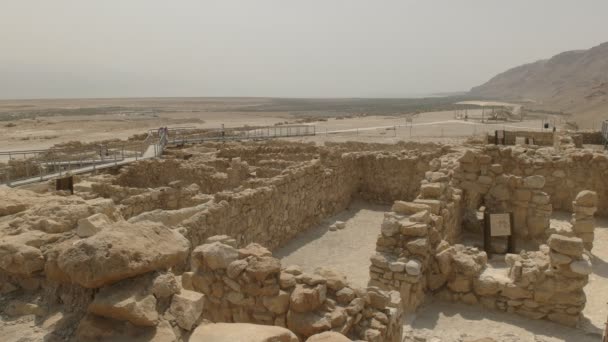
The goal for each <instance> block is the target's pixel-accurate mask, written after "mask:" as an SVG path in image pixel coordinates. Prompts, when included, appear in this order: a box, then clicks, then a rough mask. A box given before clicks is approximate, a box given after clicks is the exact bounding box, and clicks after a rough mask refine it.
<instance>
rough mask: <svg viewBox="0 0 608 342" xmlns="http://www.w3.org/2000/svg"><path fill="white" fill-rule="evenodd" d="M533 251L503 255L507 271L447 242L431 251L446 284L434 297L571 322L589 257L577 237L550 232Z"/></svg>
mask: <svg viewBox="0 0 608 342" xmlns="http://www.w3.org/2000/svg"><path fill="white" fill-rule="evenodd" d="M547 243H548V246H547V245H542V246H541V247H540V250H539V251H537V252H522V253H520V254H507V255H506V256H505V261H506V264H507V266H508V271H507V270H503V269H493V268H490V267H487V256H486V254H485V252H480V251H478V250H477V249H475V248H470V247H469V248H467V247H464V246H461V245H455V246H451V247H449V248H448V249H446V250H444V251H442V252H441V253H439V254H438V255H437V259H438V260H439V263H440V264H441V265H442V272H446V273H447V277H448V282H447V286H446V287H444V288H443V289H441V290H440V291H439V292H438V293H437V296H439V297H440V298H442V299H446V300H450V301H461V302H464V303H467V304H481V305H483V306H484V307H486V308H489V309H496V310H500V311H506V312H510V313H516V314H520V315H523V316H526V317H528V318H532V319H548V320H551V321H554V322H557V323H560V324H565V325H570V326H575V325H577V324H578V322H579V320H580V318H581V317H582V314H581V312H582V310H583V308H584V306H585V302H586V298H585V293H584V292H583V287H584V286H585V285H586V284H587V282H588V275H589V274H590V273H591V270H592V269H591V262H590V259H589V257H588V256H587V255H586V254H585V253H584V248H583V241H582V240H581V239H580V238H576V237H572V238H571V237H566V236H563V235H557V234H553V235H551V236H550V237H549V240H548V241H547Z"/></svg>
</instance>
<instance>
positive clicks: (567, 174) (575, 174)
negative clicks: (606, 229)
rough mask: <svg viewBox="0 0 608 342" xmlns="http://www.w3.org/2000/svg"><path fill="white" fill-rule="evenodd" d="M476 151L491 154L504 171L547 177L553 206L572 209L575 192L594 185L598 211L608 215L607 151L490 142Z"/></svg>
mask: <svg viewBox="0 0 608 342" xmlns="http://www.w3.org/2000/svg"><path fill="white" fill-rule="evenodd" d="M476 151H477V152H476V153H480V154H485V155H488V156H490V157H491V164H500V165H501V166H502V167H503V170H504V171H503V172H504V173H506V174H512V175H514V176H519V177H527V176H532V175H539V176H543V177H545V184H544V186H543V187H542V189H540V190H542V191H543V192H545V193H547V194H548V195H549V196H550V197H551V204H552V206H553V210H566V211H570V212H571V211H572V202H573V201H574V199H575V197H576V195H577V194H578V193H579V192H581V191H583V190H586V189H593V190H594V191H595V192H597V195H598V214H600V215H608V155H606V154H605V153H602V152H594V151H591V150H581V149H569V150H566V151H563V152H562V153H560V154H557V153H556V152H555V151H552V150H551V149H540V148H524V147H519V146H517V147H499V146H492V145H487V146H484V147H483V148H481V149H479V150H476Z"/></svg>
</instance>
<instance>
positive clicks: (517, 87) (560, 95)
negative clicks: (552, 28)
mask: <svg viewBox="0 0 608 342" xmlns="http://www.w3.org/2000/svg"><path fill="white" fill-rule="evenodd" d="M469 95H471V96H476V97H482V98H492V99H500V100H510V101H527V102H528V103H532V104H531V105H530V107H531V108H532V109H543V110H548V111H555V112H561V113H569V114H571V118H570V120H571V121H575V122H577V123H578V124H579V125H580V126H581V127H584V128H591V127H594V128H596V126H597V123H598V122H599V121H601V120H606V119H608V42H605V43H602V44H600V45H597V46H595V47H592V48H590V49H588V50H571V51H565V52H562V53H559V54H557V55H555V56H553V57H551V58H548V59H541V60H538V61H535V62H532V63H527V64H523V65H519V66H516V67H514V68H511V69H508V70H506V71H504V72H502V73H499V74H497V75H496V76H494V77H492V78H491V79H490V80H489V81H487V82H486V83H484V84H482V85H479V86H476V87H473V88H472V89H471V91H470V92H469Z"/></svg>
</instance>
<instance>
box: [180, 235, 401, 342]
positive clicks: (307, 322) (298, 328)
mask: <svg viewBox="0 0 608 342" xmlns="http://www.w3.org/2000/svg"><path fill="white" fill-rule="evenodd" d="M234 246H236V240H234V239H231V238H229V237H227V236H216V237H212V238H210V240H209V241H208V243H206V244H204V245H201V246H199V247H197V248H195V249H194V251H193V252H192V270H193V271H192V272H187V273H184V274H183V275H182V282H183V285H184V288H186V289H190V290H194V291H198V292H202V293H204V294H205V298H206V299H207V302H206V304H205V308H204V312H203V317H204V318H206V319H209V320H211V321H213V322H240V323H257V324H267V325H275V326H282V327H287V328H288V329H290V330H291V331H293V332H294V333H296V334H297V335H298V336H299V337H301V338H302V339H306V338H307V337H309V336H311V335H314V334H318V333H321V332H323V331H330V330H332V331H336V332H339V333H341V334H343V335H346V336H349V337H351V338H353V339H355V340H359V339H360V340H365V341H378V342H380V341H390V342H398V341H400V340H401V329H402V326H401V312H402V311H401V300H400V297H399V294H398V293H396V292H393V293H389V292H385V291H381V290H379V289H377V288H374V287H369V288H367V289H361V288H357V287H354V286H353V285H351V284H349V283H348V281H347V279H346V277H345V276H344V275H342V274H339V273H337V272H334V271H332V270H329V269H325V268H319V269H317V270H316V271H315V274H306V273H302V271H301V270H300V268H299V267H297V266H289V267H285V268H282V267H281V263H280V261H279V260H278V259H276V258H273V257H272V255H271V253H270V251H268V250H267V249H265V248H263V247H261V246H260V245H258V244H250V245H248V246H246V247H245V248H241V249H236V248H235V247H234Z"/></svg>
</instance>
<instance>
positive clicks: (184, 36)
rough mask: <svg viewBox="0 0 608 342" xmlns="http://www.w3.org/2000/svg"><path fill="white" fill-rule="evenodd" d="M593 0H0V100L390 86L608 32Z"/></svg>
mask: <svg viewBox="0 0 608 342" xmlns="http://www.w3.org/2000/svg"><path fill="white" fill-rule="evenodd" d="M607 13H608V1H606V0H586V1H573V0H510V1H504V0H443V1H439V0H437V1H433V0H417V1H413V0H412V1H407V0H399V1H397V0H375V1H372V0H367V1H359V0H300V1H290V0H238V1H237V0H217V1H211V0H175V1H169V0H162V1H160V0H97V1H85V0H73V1H70V0H40V1H29V0H0V98H4V99H10V98H40V97H45V98H49V97H131V96H276V97H400V96H408V95H414V94H427V93H433V92H444V91H457V90H468V89H470V88H471V87H473V86H475V85H479V84H481V83H483V82H485V81H486V80H488V79H489V78H490V77H492V76H494V75H495V74H496V73H499V72H502V71H504V70H506V69H507V68H510V67H513V66H516V65H519V64H522V63H528V62H533V61H535V60H538V59H542V58H547V57H550V56H552V55H554V54H556V53H559V52H562V51H565V50H572V49H586V48H590V47H592V46H595V45H598V44H599V43H602V42H604V41H608V22H607V21H606V15H607Z"/></svg>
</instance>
